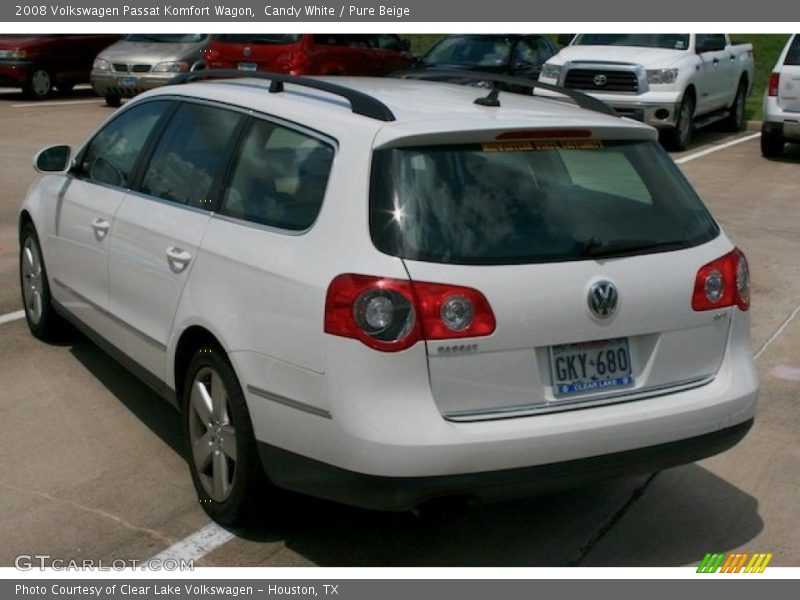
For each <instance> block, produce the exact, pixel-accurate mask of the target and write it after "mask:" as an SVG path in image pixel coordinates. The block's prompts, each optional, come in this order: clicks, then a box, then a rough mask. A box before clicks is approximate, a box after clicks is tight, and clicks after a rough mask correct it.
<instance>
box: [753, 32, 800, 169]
mask: <svg viewBox="0 0 800 600" xmlns="http://www.w3.org/2000/svg"><path fill="white" fill-rule="evenodd" d="M789 142H791V143H798V142H800V35H797V34H796V33H795V34H794V35H793V36H792V37H791V38H789V41H788V42H787V43H786V46H785V47H784V49H783V52H781V55H780V57H778V62H777V63H776V64H775V68H774V69H773V70H772V73H771V74H770V76H769V85H768V86H767V92H766V95H765V96H764V121H763V125H762V128H761V153H762V154H763V155H764V156H767V157H776V156H780V155H781V154H783V150H784V148H785V147H786V144H787V143H789Z"/></svg>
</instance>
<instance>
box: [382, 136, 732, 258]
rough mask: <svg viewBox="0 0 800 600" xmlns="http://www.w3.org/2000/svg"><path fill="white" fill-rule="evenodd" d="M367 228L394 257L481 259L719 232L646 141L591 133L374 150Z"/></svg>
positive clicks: (638, 245)
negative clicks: (582, 137) (575, 137)
mask: <svg viewBox="0 0 800 600" xmlns="http://www.w3.org/2000/svg"><path fill="white" fill-rule="evenodd" d="M370 231H371V234H372V239H373V242H374V243H375V245H376V246H377V248H378V249H379V250H381V251H382V252H385V253H387V254H390V255H393V256H399V257H402V258H408V259H411V260H421V261H428V262H440V263H456V264H487V265H502V264H519V263H537V262H554V261H566V260H584V259H589V258H598V257H602V256H625V255H634V254H645V253H649V252H658V251H667V250H676V249H680V248H687V247H690V246H694V245H697V244H700V243H703V242H706V241H708V240H710V239H713V238H714V237H716V236H717V235H718V233H719V229H718V227H717V225H716V223H715V222H714V220H713V219H712V218H711V216H710V215H709V213H708V211H707V210H706V209H705V207H704V206H703V204H702V202H701V201H700V199H699V198H698V197H697V195H696V194H695V193H694V191H693V190H692V188H691V187H690V186H689V184H688V183H687V182H686V180H685V179H684V177H683V175H682V174H681V173H680V171H679V170H678V169H677V167H675V165H674V164H673V163H672V161H671V160H670V159H669V157H668V156H667V155H666V153H665V152H664V151H663V150H661V148H660V147H659V146H658V145H657V144H656V143H655V142H651V141H633V142H601V141H595V140H586V141H572V142H514V143H490V144H476V145H461V146H425V147H412V148H394V149H387V150H379V151H377V152H375V156H374V160H373V167H372V182H371V192H370Z"/></svg>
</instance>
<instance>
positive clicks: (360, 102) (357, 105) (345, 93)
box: [169, 69, 395, 121]
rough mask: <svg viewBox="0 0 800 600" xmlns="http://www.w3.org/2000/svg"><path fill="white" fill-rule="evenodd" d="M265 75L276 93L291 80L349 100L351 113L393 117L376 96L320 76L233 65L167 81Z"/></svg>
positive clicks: (257, 77) (388, 118) (376, 117)
mask: <svg viewBox="0 0 800 600" xmlns="http://www.w3.org/2000/svg"><path fill="white" fill-rule="evenodd" d="M233 78H236V79H242V78H247V79H265V80H267V81H270V82H271V83H270V86H269V92H270V93H271V94H276V93H279V92H282V91H283V84H284V83H292V84H294V85H301V86H304V87H308V88H313V89H315V90H320V91H322V92H328V93H329V94H335V95H337V96H341V97H342V98H344V99H345V100H347V101H348V102H349V103H350V108H351V109H352V110H353V113H354V114H357V115H362V116H364V117H369V118H371V119H377V120H379V121H394V120H395V117H394V114H393V113H392V111H391V110H389V107H388V106H386V105H385V104H384V103H383V102H381V101H380V100H378V99H377V98H373V97H372V96H369V95H368V94H364V93H363V92H359V91H357V90H354V89H352V88H349V87H345V86H343V85H338V84H335V83H330V82H329V81H321V80H319V79H310V78H308V77H295V76H293V75H284V74H283V73H267V72H263V71H255V72H254V71H239V70H236V69H201V70H199V71H188V72H186V73H180V74H179V75H176V76H175V77H173V78H172V79H171V80H170V81H169V85H174V84H180V83H191V82H193V81H202V80H204V79H233Z"/></svg>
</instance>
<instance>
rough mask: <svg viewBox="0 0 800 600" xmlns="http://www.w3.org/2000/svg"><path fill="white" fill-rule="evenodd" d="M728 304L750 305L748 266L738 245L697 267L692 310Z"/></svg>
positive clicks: (741, 306)
mask: <svg viewBox="0 0 800 600" xmlns="http://www.w3.org/2000/svg"><path fill="white" fill-rule="evenodd" d="M727 306H738V307H739V308H740V309H742V310H747V309H748V308H750V269H749V267H748V265H747V258H745V255H744V254H743V253H742V251H741V250H739V249H738V248H737V249H735V250H734V251H733V252H729V253H728V254H726V255H725V256H723V257H721V258H718V259H717V260H715V261H712V262H710V263H708V264H707V265H703V266H702V267H700V270H699V271H698V272H697V277H696V278H695V283H694V293H693V294H692V308H693V309H694V310H714V309H717V308H724V307H727Z"/></svg>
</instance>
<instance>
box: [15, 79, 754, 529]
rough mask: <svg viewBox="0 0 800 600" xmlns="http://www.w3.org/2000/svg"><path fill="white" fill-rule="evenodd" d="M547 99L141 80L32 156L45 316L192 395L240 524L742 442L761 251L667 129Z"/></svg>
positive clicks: (219, 487) (27, 263) (406, 88)
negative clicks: (116, 103) (750, 259)
mask: <svg viewBox="0 0 800 600" xmlns="http://www.w3.org/2000/svg"><path fill="white" fill-rule="evenodd" d="M221 75H226V73H215V72H213V71H209V72H200V73H194V74H187V75H186V76H181V77H179V80H181V81H185V80H192V79H201V78H205V77H220V76H221ZM227 75H229V73H227ZM418 77H425V75H424V74H423V75H418ZM483 77H484V79H485V78H486V77H490V78H491V77H492V76H486V75H484V76H483ZM264 78H269V81H266V80H265V79H264ZM507 79H508V78H507ZM514 81H517V82H518V83H519V81H520V80H514ZM334 82H335V83H334ZM506 83H507V82H506ZM523 83H524V84H525V85H528V86H533V85H535V86H536V87H544V88H548V87H549V86H543V85H541V84H531V83H530V82H527V81H524V82H523ZM553 90H558V89H557V88H550V91H545V92H543V93H544V94H545V95H547V96H549V97H541V96H535V97H531V96H529V95H522V94H515V93H510V92H498V91H491V92H489V93H488V95H486V96H484V95H485V94H486V93H487V91H486V90H485V89H481V88H475V87H466V86H459V85H456V84H452V83H435V82H430V81H414V80H409V79H405V80H404V79H370V78H328V79H326V78H321V79H304V78H303V79H301V78H293V77H289V76H279V75H275V76H270V75H266V74H254V75H252V76H246V77H244V78H241V79H235V80H233V79H230V80H222V79H215V80H214V81H208V82H202V81H201V82H191V81H188V82H184V83H182V84H180V85H177V84H176V85H172V86H168V87H165V88H161V89H158V90H154V91H152V92H148V93H146V94H143V95H141V96H140V97H138V98H136V99H135V100H133V101H131V102H130V103H128V104H126V105H125V106H124V107H123V108H122V109H121V110H120V111H118V112H117V113H115V114H114V115H113V116H112V117H111V118H110V119H109V120H108V121H107V122H106V123H105V124H104V125H102V126H101V127H100V129H99V130H98V131H97V133H95V134H94V135H93V136H92V137H91V138H90V139H89V141H88V142H87V143H86V144H85V145H84V146H83V147H82V148H81V149H80V150H78V151H77V152H76V153H75V155H74V159H73V160H70V152H71V151H70V150H69V148H67V147H65V146H56V147H52V148H49V149H46V150H43V151H42V152H41V153H40V154H39V155H38V156H37V158H36V165H37V168H38V169H39V170H40V171H43V172H48V174H46V175H45V176H44V177H43V178H41V179H40V180H39V181H38V182H37V183H35V184H34V185H33V187H32V188H31V190H30V192H29V194H28V197H27V199H26V200H25V203H24V205H23V207H22V211H21V214H20V220H19V232H20V244H21V248H22V253H21V283H22V291H23V298H24V302H25V310H26V315H27V319H28V324H29V326H30V329H31V331H32V332H33V334H34V335H36V336H38V337H43V338H44V337H47V336H50V335H52V334H53V333H54V331H55V330H56V328H57V326H58V325H59V320H60V319H62V318H65V319H68V320H69V321H71V322H73V323H74V324H75V325H77V326H78V327H79V328H80V329H82V330H83V331H85V332H86V333H87V334H88V335H89V336H90V337H91V338H92V339H94V340H96V341H97V343H98V344H100V345H101V346H103V347H104V348H106V349H108V351H110V352H111V353H113V354H114V355H115V356H116V357H118V358H119V360H121V362H123V364H125V365H126V366H128V367H129V368H130V369H131V370H132V371H133V372H134V373H136V374H138V375H139V376H141V377H142V379H144V381H146V382H148V383H149V384H150V385H151V386H152V387H153V388H154V389H155V390H157V391H158V392H159V393H160V394H162V395H163V396H164V397H165V398H167V399H169V400H170V401H172V402H173V403H175V404H176V406H177V407H178V408H179V409H181V413H182V419H183V423H184V429H185V433H186V437H187V443H188V445H189V447H190V449H191V456H192V459H191V461H190V465H191V471H192V476H193V478H194V482H195V485H196V488H197V492H198V494H199V496H200V499H201V501H202V506H203V508H204V509H206V511H208V513H209V514H210V515H212V516H213V517H214V518H216V519H217V520H219V521H221V522H224V523H236V522H241V521H242V520H244V519H246V518H247V516H248V514H250V511H251V510H259V509H261V510H263V507H264V504H263V503H264V502H265V501H266V500H267V499H269V497H270V496H269V494H267V495H264V494H262V493H261V492H262V491H264V490H266V491H267V492H269V491H270V490H271V489H272V486H270V485H265V484H266V482H267V481H269V482H271V484H273V485H274V486H277V487H282V488H288V489H291V490H296V491H302V492H306V493H310V494H313V495H317V496H321V497H325V498H329V499H333V500H337V501H341V502H345V503H349V504H353V505H358V506H364V507H370V508H380V509H392V510H403V509H408V508H411V507H414V506H416V505H418V504H420V503H422V502H424V501H426V500H429V499H431V498H436V497H442V496H460V497H470V498H479V499H486V498H491V497H495V496H506V495H508V494H509V493H510V492H512V491H513V492H514V493H530V492H531V491H533V490H538V489H544V488H550V487H552V486H563V485H574V484H576V483H579V482H583V481H586V480H590V479H594V478H598V477H610V476H615V475H620V474H627V473H637V472H649V471H655V470H659V469H662V468H664V467H668V466H671V465H676V464H680V463H685V462H691V461H694V460H697V459H699V458H702V457H705V456H709V455H711V454H714V453H717V452H720V451H722V450H724V449H726V448H728V447H730V446H732V445H733V444H735V443H736V442H737V441H738V440H740V439H741V438H742V437H743V436H744V435H745V433H746V432H747V430H748V429H749V427H750V425H751V424H752V420H753V416H754V412H755V406H756V397H757V395H758V382H757V378H756V373H755V370H754V365H753V361H752V356H751V351H750V346H749V335H750V323H749V314H750V313H749V312H748V306H749V296H748V285H749V283H748V278H749V275H748V270H747V262H746V260H745V258H744V256H743V254H742V253H741V252H740V251H739V250H737V249H735V248H734V246H733V244H731V242H730V241H729V240H728V238H727V237H726V236H725V235H724V234H723V233H722V231H721V230H720V228H719V227H718V225H717V224H716V223H715V222H714V220H713V219H712V217H711V216H710V215H709V213H708V211H707V210H706V209H705V208H704V206H703V204H702V203H701V201H700V200H699V198H698V197H697V195H696V194H695V192H694V191H693V190H692V188H691V186H690V185H689V184H688V182H687V181H686V179H684V177H683V176H682V175H681V173H680V171H679V170H678V169H677V168H676V167H675V165H674V164H673V162H672V161H671V160H670V158H669V157H668V156H667V155H666V154H665V153H664V152H663V150H661V148H660V147H659V146H658V144H657V143H656V132H655V130H654V129H652V128H650V127H648V126H645V125H642V124H640V123H637V122H634V121H630V120H627V119H620V118H618V117H616V116H613V114H609V111H608V109H606V108H604V106H603V105H602V104H601V103H599V102H597V101H593V100H592V99H591V98H588V97H582V95H581V94H579V93H575V92H570V91H561V92H558V91H553ZM559 93H561V94H563V95H566V96H571V97H572V99H573V100H576V101H577V102H578V104H580V105H581V106H578V105H576V104H575V102H573V101H572V100H569V99H565V98H564V97H558V94H559ZM587 107H588V108H587ZM45 266H46V269H45ZM264 473H266V476H267V477H266V478H264Z"/></svg>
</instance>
